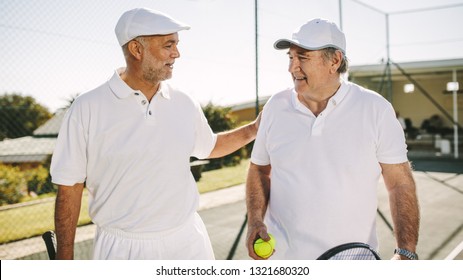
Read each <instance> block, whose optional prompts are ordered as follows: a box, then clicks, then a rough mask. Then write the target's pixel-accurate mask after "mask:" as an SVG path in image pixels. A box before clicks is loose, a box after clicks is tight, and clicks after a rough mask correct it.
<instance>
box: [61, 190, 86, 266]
mask: <svg viewBox="0 0 463 280" xmlns="http://www.w3.org/2000/svg"><path fill="white" fill-rule="evenodd" d="M82 191H83V184H76V185H74V186H58V194H57V196H56V204H55V232H56V243H57V252H56V258H57V259H73V258H74V240H75V235H76V227H77V221H78V219H79V214H80V207H81V201H82Z"/></svg>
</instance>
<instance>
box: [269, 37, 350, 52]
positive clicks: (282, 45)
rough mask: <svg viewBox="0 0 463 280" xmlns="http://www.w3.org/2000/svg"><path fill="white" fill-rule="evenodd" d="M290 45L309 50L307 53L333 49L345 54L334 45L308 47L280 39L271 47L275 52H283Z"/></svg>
mask: <svg viewBox="0 0 463 280" xmlns="http://www.w3.org/2000/svg"><path fill="white" fill-rule="evenodd" d="M291 45H295V46H298V47H300V48H303V49H305V50H309V51H318V50H322V49H325V48H329V47H333V48H335V49H338V50H340V51H341V52H342V53H343V54H345V53H346V52H345V51H344V50H343V49H341V48H339V47H338V46H335V45H324V46H318V47H309V46H304V45H302V44H300V43H299V42H297V41H294V40H289V39H280V40H278V41H276V42H275V44H273V47H274V48H275V49H277V50H285V49H289V47H291Z"/></svg>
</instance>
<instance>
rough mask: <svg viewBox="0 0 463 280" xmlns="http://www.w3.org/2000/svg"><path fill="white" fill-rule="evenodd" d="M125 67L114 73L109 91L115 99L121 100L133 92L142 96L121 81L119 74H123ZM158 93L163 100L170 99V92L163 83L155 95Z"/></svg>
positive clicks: (110, 80)
mask: <svg viewBox="0 0 463 280" xmlns="http://www.w3.org/2000/svg"><path fill="white" fill-rule="evenodd" d="M124 70H125V67H122V68H119V69H117V70H116V71H114V74H113V76H112V77H111V78H110V79H109V81H108V83H109V87H110V88H111V91H112V92H113V93H114V95H116V96H117V98H120V99H123V98H127V97H129V96H130V95H132V94H133V93H134V92H138V93H140V94H143V93H142V92H141V91H139V90H134V89H132V88H131V87H129V85H127V84H126V83H125V82H124V80H122V79H121V76H120V75H121V73H122V72H124ZM158 93H160V95H161V96H162V97H164V98H165V99H170V91H169V87H168V86H167V84H166V83H165V82H161V83H160V86H159V89H158V92H156V95H157V94H158Z"/></svg>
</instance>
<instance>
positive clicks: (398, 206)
mask: <svg viewBox="0 0 463 280" xmlns="http://www.w3.org/2000/svg"><path fill="white" fill-rule="evenodd" d="M389 202H390V207H391V215H392V219H393V223H394V234H395V237H396V240H397V246H398V247H399V248H403V249H407V250H409V251H411V252H415V251H416V245H417V243H418V235H419V233H418V232H419V227H420V214H419V207H418V201H417V197H416V192H415V186H414V185H403V186H401V187H397V188H395V189H394V190H393V191H391V193H390V194H389Z"/></svg>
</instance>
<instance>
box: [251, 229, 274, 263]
mask: <svg viewBox="0 0 463 280" xmlns="http://www.w3.org/2000/svg"><path fill="white" fill-rule="evenodd" d="M268 236H269V237H270V240H269V241H265V240H263V239H262V238H259V239H257V240H256V241H255V242H254V252H256V254H257V255H258V256H259V257H261V258H264V259H267V258H268V257H270V256H271V255H272V254H273V249H275V243H276V242H275V238H273V235H271V234H270V233H269V234H268Z"/></svg>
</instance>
